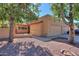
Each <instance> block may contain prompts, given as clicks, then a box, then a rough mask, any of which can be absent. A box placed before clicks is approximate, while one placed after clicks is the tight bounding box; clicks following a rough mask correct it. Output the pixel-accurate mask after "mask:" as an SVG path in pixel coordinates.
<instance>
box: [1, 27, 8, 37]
mask: <svg viewBox="0 0 79 59" xmlns="http://www.w3.org/2000/svg"><path fill="white" fill-rule="evenodd" d="M7 37H9V30H8V28H0V38H7Z"/></svg>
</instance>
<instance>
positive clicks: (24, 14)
mask: <svg viewBox="0 0 79 59" xmlns="http://www.w3.org/2000/svg"><path fill="white" fill-rule="evenodd" d="M36 5H37V4H36ZM36 5H34V4H29V3H27V4H26V3H22V4H21V3H20V4H14V3H12V4H10V3H8V4H0V16H1V19H2V20H8V21H9V22H10V23H9V25H10V27H9V28H10V30H9V42H12V41H13V29H14V24H15V23H23V22H25V21H26V22H27V21H28V20H30V21H32V20H36V19H37V18H38V15H37V13H38V12H39V10H38V9H37V8H38V6H36Z"/></svg>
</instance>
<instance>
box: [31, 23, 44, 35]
mask: <svg viewBox="0 0 79 59" xmlns="http://www.w3.org/2000/svg"><path fill="white" fill-rule="evenodd" d="M42 24H43V23H42V22H39V23H38V22H36V23H32V24H31V25H30V34H31V35H36V36H42V29H43V28H42Z"/></svg>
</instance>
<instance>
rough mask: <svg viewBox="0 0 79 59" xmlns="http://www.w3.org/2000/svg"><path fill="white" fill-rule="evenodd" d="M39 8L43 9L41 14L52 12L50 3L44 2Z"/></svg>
mask: <svg viewBox="0 0 79 59" xmlns="http://www.w3.org/2000/svg"><path fill="white" fill-rule="evenodd" d="M39 10H41V12H40V14H39V16H44V15H46V14H50V15H51V14H52V12H51V10H50V5H49V4H48V3H42V4H41V6H40V7H39Z"/></svg>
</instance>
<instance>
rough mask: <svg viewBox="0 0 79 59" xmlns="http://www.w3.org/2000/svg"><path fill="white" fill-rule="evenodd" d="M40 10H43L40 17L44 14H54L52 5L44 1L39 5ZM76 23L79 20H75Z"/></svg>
mask: <svg viewBox="0 0 79 59" xmlns="http://www.w3.org/2000/svg"><path fill="white" fill-rule="evenodd" d="M39 10H40V11H41V12H40V13H39V17H41V16H44V15H47V14H49V15H53V13H52V12H51V9H50V5H49V4H48V3H42V4H41V6H40V7H39ZM74 23H79V21H77V20H74Z"/></svg>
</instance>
